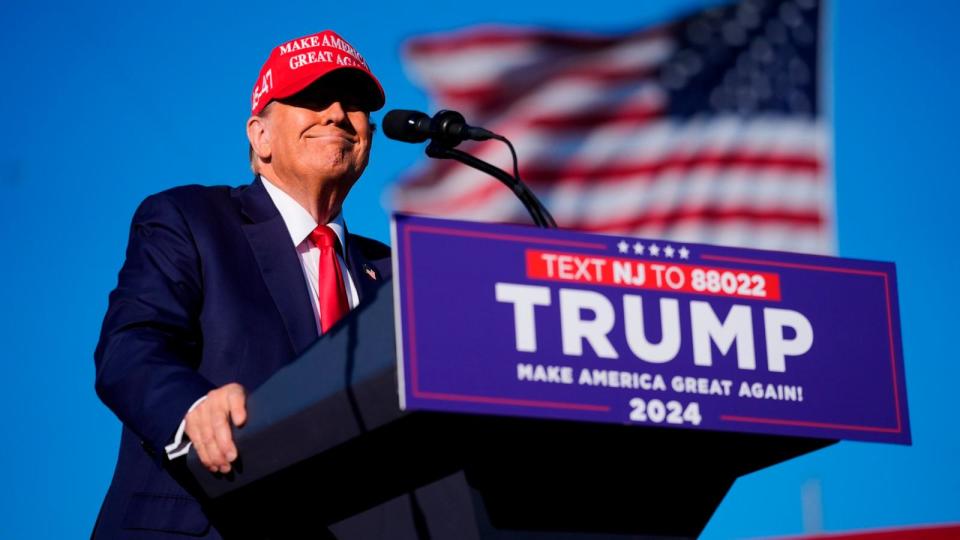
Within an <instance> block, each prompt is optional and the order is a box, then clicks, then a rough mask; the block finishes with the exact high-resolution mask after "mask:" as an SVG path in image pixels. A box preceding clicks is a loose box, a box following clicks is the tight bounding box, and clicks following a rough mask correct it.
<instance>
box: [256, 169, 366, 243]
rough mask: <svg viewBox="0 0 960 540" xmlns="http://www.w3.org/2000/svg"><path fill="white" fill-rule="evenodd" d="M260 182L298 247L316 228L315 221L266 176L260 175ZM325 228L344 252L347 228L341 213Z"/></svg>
mask: <svg viewBox="0 0 960 540" xmlns="http://www.w3.org/2000/svg"><path fill="white" fill-rule="evenodd" d="M260 180H261V181H263V187H264V188H266V190H267V195H269V196H270V200H272V201H273V205H274V206H276V207H277V211H278V212H280V217H281V218H283V224H284V225H286V226H287V232H289V233H290V239H291V240H292V241H293V245H294V246H299V245H300V244H301V243H302V242H303V241H304V240H306V239H307V237H309V236H310V233H311V232H313V230H314V229H316V228H317V221H316V220H315V219H313V216H311V215H310V212H307V210H306V209H305V208H304V207H302V206H300V203H298V202H297V201H295V200H294V199H293V197H291V196H290V195H288V194H287V192H285V191H283V190H282V189H280V188H279V187H277V186H276V185H274V184H273V182H271V181H270V180H267V177H266V176H263V175H262V174H261V175H260ZM327 227H330V229H331V230H333V232H334V234H336V235H337V240H339V241H340V245H341V246H343V248H344V251H346V246H347V242H346V232H347V227H346V225H345V224H344V221H343V212H339V213H338V214H337V215H336V216H334V218H333V219H331V220H330V222H329V223H327Z"/></svg>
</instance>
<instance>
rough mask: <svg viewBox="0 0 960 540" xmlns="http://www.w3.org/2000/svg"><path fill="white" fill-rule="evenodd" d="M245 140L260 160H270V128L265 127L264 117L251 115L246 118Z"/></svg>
mask: <svg viewBox="0 0 960 540" xmlns="http://www.w3.org/2000/svg"><path fill="white" fill-rule="evenodd" d="M247 140H249V141H250V146H252V147H253V153H254V154H255V155H256V156H257V157H259V158H260V160H261V161H270V155H271V153H272V150H271V148H270V130H269V129H267V122H266V119H265V118H263V117H262V116H256V115H254V116H251V117H250V118H248V119H247Z"/></svg>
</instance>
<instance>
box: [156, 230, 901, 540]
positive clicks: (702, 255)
mask: <svg viewBox="0 0 960 540" xmlns="http://www.w3.org/2000/svg"><path fill="white" fill-rule="evenodd" d="M395 227H396V229H395V233H394V242H393V244H394V250H395V251H394V257H395V259H394V262H395V265H394V276H393V280H394V281H391V280H386V281H385V282H384V283H383V285H382V286H381V288H380V289H379V290H377V291H376V292H375V293H374V294H372V295H370V296H368V297H367V298H365V299H364V303H363V304H362V305H361V306H359V307H358V308H357V309H355V310H353V311H352V312H351V313H350V314H349V315H347V316H346V317H345V318H344V319H343V320H342V321H341V322H340V323H338V325H337V326H336V327H335V328H333V329H332V330H331V331H330V332H328V333H327V334H325V335H324V336H323V337H322V338H321V339H320V340H318V341H317V342H316V343H315V344H314V345H313V346H311V347H310V348H309V349H308V350H307V351H306V352H305V353H304V354H303V355H302V356H301V357H300V358H299V359H297V360H296V361H294V362H293V363H291V364H289V365H288V366H286V367H285V368H283V369H282V370H280V371H278V372H277V373H275V374H274V375H273V377H271V378H270V379H269V380H267V382H265V383H264V384H263V385H262V386H261V387H259V388H257V389H254V391H253V392H252V393H251V394H250V395H249V396H248V401H247V409H248V421H247V424H246V425H245V426H244V427H243V428H241V429H234V438H235V440H236V443H237V447H238V450H239V456H240V457H239V459H238V461H237V462H235V464H234V468H233V471H232V472H231V473H230V474H228V475H213V474H211V473H209V472H208V471H206V470H205V469H204V468H203V467H202V466H201V464H200V463H199V461H198V459H197V456H196V454H195V453H193V452H191V454H190V455H189V456H188V459H187V460H186V465H183V462H182V460H181V461H180V463H179V464H174V465H173V466H175V467H180V470H178V471H175V473H176V474H178V475H179V478H180V480H181V482H182V483H184V485H187V486H188V488H189V489H191V490H192V491H193V492H194V493H196V494H197V495H198V497H199V498H200V499H201V500H202V501H203V503H204V505H205V508H206V509H207V513H208V516H209V517H210V518H211V521H212V523H213V524H214V525H215V526H216V527H217V529H218V530H220V531H221V532H222V533H223V534H224V535H225V536H226V537H238V538H251V537H257V538H289V537H296V538H303V537H310V538H313V537H316V538H337V539H339V540H352V539H377V538H384V539H388V538H389V539H401V540H402V539H417V540H421V539H427V538H429V539H432V540H447V539H450V540H453V539H457V540H460V539H468V540H472V539H476V540H488V539H489V540H501V539H502V540H526V539H532V540H536V539H548V538H549V539H554V538H558V539H571V540H573V539H584V540H585V539H597V540H600V539H627V538H695V537H696V536H698V535H699V533H700V532H701V531H702V530H703V528H704V526H705V525H706V523H707V521H708V520H709V519H710V516H711V515H712V514H713V512H714V510H715V509H716V508H717V506H718V505H719V504H720V502H721V500H722V499H723V497H724V495H725V494H726V493H727V491H728V490H729V489H730V487H731V486H732V485H733V483H734V481H735V480H736V479H737V478H738V477H740V476H743V475H745V474H749V473H751V472H753V471H757V470H759V469H762V468H764V467H769V466H771V465H774V464H776V463H779V462H782V461H784V460H788V459H791V458H793V457H796V456H799V455H802V454H805V453H808V452H811V451H813V450H817V449H819V448H823V447H825V446H827V445H829V444H832V443H833V442H836V440H839V439H854V440H866V441H875V442H888V443H898V444H909V443H910V430H909V418H908V414H907V406H906V393H905V392H906V383H905V381H904V378H903V355H902V348H901V343H900V334H899V314H898V306H897V297H896V274H895V268H894V267H893V265H892V264H890V263H882V262H872V261H860V260H848V259H837V258H830V257H818V256H812V255H802V254H791V253H777V252H764V251H758V250H749V249H739V248H725V247H719V246H708V245H696V244H682V245H677V246H673V245H670V244H666V245H664V246H663V251H662V252H661V251H660V249H659V247H658V248H657V249H656V250H655V249H654V247H656V242H659V241H653V240H650V241H648V240H641V239H627V238H617V237H610V236H600V235H590V234H584V233H577V232H571V231H555V230H554V231H544V230H540V229H530V228H523V227H512V226H505V225H490V224H479V223H466V222H445V221H442V220H431V219H427V218H416V217H410V216H397V217H396V218H395ZM628 240H629V242H628ZM646 246H649V251H645V250H644V249H645V247H646ZM674 255H675V257H674ZM650 321H656V322H655V323H651V324H648V323H649V322H650ZM657 327H659V328H657ZM671 408H672V410H671ZM681 411H682V414H681ZM688 413H689V414H688ZM671 424H672V425H673V427H668V426H669V425H671Z"/></svg>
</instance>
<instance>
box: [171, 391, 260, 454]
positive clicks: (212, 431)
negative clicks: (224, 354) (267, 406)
mask: <svg viewBox="0 0 960 540" xmlns="http://www.w3.org/2000/svg"><path fill="white" fill-rule="evenodd" d="M246 401H247V394H246V392H245V391H244V389H243V387H242V386H240V385H239V384H237V383H230V384H226V385H223V386H221V387H220V388H217V389H215V390H211V391H210V392H208V393H207V399H205V400H203V402H201V403H200V404H199V405H197V406H196V407H195V408H194V409H193V410H192V411H190V412H189V413H187V417H186V421H187V425H186V432H187V436H188V437H190V442H192V443H193V447H194V448H196V449H197V455H199V456H200V462H201V463H203V465H204V466H205V467H206V468H207V469H209V470H210V472H214V473H215V472H221V473H228V472H230V463H231V462H233V460H235V459H237V447H236V446H235V445H234V444H233V435H232V434H231V432H230V422H231V421H232V422H233V425H235V426H237V427H240V426H242V425H243V423H244V422H246V421H247V407H246Z"/></svg>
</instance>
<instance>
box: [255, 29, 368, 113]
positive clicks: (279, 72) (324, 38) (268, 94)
mask: <svg viewBox="0 0 960 540" xmlns="http://www.w3.org/2000/svg"><path fill="white" fill-rule="evenodd" d="M339 70H344V71H346V70H349V71H350V72H353V73H355V74H356V75H357V77H356V81H357V83H358V84H357V86H356V88H357V91H358V92H361V93H362V94H363V96H362V97H363V98H364V102H365V104H366V105H367V106H368V107H369V110H371V111H376V110H378V109H380V108H381V107H383V103H384V101H385V100H386V97H385V96H384V94H383V87H382V86H380V81H378V80H377V78H376V77H374V76H373V73H371V72H370V68H369V67H368V66H367V62H366V60H364V59H363V56H361V55H360V53H359V52H357V50H356V49H354V48H353V46H352V45H350V44H349V43H347V41H346V40H345V39H343V38H342V37H340V36H339V35H337V34H336V33H335V32H333V31H330V30H324V31H323V32H319V33H317V34H311V35H309V36H304V37H301V38H297V39H294V40H291V41H288V42H286V43H283V44H281V45H280V46H278V47H276V48H275V49H273V51H271V52H270V57H269V58H267V61H266V62H264V64H263V67H262V68H260V76H259V77H257V82H256V84H255V85H254V86H253V95H252V97H251V100H250V103H251V106H250V110H251V114H258V113H259V112H260V111H262V110H263V108H264V107H266V106H267V104H268V103H270V102H271V101H272V100H274V99H282V98H285V97H290V96H292V95H294V94H296V93H297V92H300V91H301V90H303V89H304V88H306V87H308V86H310V85H311V84H312V83H313V82H314V81H316V80H317V79H319V78H320V77H323V76H324V75H327V74H329V73H332V72H334V71H339Z"/></svg>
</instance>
